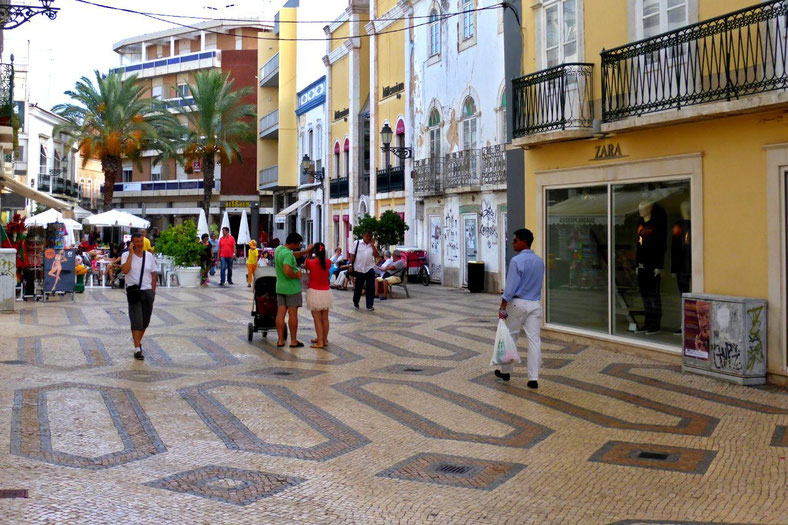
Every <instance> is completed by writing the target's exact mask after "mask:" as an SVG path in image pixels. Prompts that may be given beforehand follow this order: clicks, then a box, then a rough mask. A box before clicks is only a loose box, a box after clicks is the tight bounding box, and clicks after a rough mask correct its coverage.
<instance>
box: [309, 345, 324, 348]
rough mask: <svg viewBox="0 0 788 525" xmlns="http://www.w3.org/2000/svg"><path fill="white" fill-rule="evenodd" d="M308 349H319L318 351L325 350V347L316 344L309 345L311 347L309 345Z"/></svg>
mask: <svg viewBox="0 0 788 525" xmlns="http://www.w3.org/2000/svg"><path fill="white" fill-rule="evenodd" d="M309 348H319V349H323V348H325V346H323V345H318V344H311V345H309Z"/></svg>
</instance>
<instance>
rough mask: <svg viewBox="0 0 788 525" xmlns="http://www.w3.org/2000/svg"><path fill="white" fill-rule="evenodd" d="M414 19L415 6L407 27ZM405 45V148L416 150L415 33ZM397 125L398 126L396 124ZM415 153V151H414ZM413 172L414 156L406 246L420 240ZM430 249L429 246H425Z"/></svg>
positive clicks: (410, 161)
mask: <svg viewBox="0 0 788 525" xmlns="http://www.w3.org/2000/svg"><path fill="white" fill-rule="evenodd" d="M412 17H413V6H411V7H409V8H408V11H407V15H406V20H405V22H404V23H405V25H406V26H408V25H411V24H410V22H411V20H412ZM404 35H405V36H404V38H405V45H404V46H403V48H404V51H405V78H404V79H403V82H405V146H406V147H409V148H412V149H415V147H416V141H415V138H416V119H415V117H414V114H413V112H414V108H413V91H412V83H411V78H412V77H413V63H412V60H413V38H412V36H411V35H413V31H407V32H405V33H404ZM395 125H396V124H395ZM414 153H415V151H414ZM412 171H413V156H412V155H411V158H410V159H407V160H405V173H404V176H405V195H406V198H405V223H406V224H407V225H408V226H410V228H409V229H408V230H407V231H406V232H405V244H406V245H410V246H415V245H416V242H417V241H418V238H419V235H418V234H419V231H418V221H417V217H416V199H414V198H407V197H412V196H413V178H412V177H410V174H411V173H412ZM425 246H426V247H427V248H429V244H426V245H425Z"/></svg>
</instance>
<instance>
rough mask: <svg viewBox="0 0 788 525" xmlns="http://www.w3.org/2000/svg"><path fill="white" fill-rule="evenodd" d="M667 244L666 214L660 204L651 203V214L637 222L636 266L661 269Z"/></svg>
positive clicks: (663, 265)
mask: <svg viewBox="0 0 788 525" xmlns="http://www.w3.org/2000/svg"><path fill="white" fill-rule="evenodd" d="M646 219H648V220H646ZM667 245H668V215H667V213H665V210H664V208H662V206H660V205H659V204H653V205H651V215H650V216H648V217H641V218H640V222H639V223H638V229H637V246H636V250H635V262H636V263H637V265H638V266H640V265H643V266H644V267H649V268H657V269H660V270H662V269H663V268H664V267H665V251H666V250H667V247H668V246H667Z"/></svg>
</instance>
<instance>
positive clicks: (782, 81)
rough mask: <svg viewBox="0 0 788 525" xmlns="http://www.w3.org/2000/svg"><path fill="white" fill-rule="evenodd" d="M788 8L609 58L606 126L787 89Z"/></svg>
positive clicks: (665, 37) (698, 27)
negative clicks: (707, 103) (639, 116)
mask: <svg viewBox="0 0 788 525" xmlns="http://www.w3.org/2000/svg"><path fill="white" fill-rule="evenodd" d="M786 17H788V3H786V2H785V1H784V0H772V1H770V2H765V3H763V4H759V5H756V6H753V7H748V8H746V9H741V10H739V11H734V12H732V13H728V14H726V15H722V16H719V17H716V18H712V19H709V20H705V21H702V22H698V23H696V24H692V25H688V26H686V27H682V28H681V29H677V30H675V31H670V32H668V33H663V34H661V35H657V36H655V37H653V38H647V39H645V40H640V41H639V42H634V43H632V44H628V45H625V46H621V47H617V48H615V49H610V50H608V51H603V52H602V54H601V55H602V120H603V121H604V122H612V121H615V120H620V119H624V118H627V117H634V116H638V115H642V114H644V113H652V112H655V111H663V110H666V109H674V108H675V109H679V108H681V107H683V106H689V105H694V104H703V103H706V102H714V101H720V100H728V101H729V100H731V99H734V98H739V97H742V96H746V95H751V94H755V93H762V92H766V91H772V90H777V89H785V88H786V87H788V75H787V74H786V66H788V48H787V46H788V40H787V37H788V35H787V34H786V29H787V28H786V26H787V25H788V22H787V21H786Z"/></svg>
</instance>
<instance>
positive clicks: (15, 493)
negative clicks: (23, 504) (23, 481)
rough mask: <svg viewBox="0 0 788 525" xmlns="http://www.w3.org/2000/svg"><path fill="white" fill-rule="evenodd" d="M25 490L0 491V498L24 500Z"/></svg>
mask: <svg viewBox="0 0 788 525" xmlns="http://www.w3.org/2000/svg"><path fill="white" fill-rule="evenodd" d="M26 497H27V489H0V498H26Z"/></svg>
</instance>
